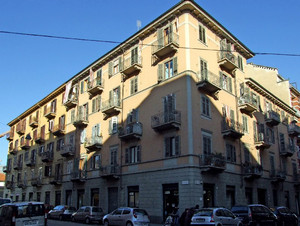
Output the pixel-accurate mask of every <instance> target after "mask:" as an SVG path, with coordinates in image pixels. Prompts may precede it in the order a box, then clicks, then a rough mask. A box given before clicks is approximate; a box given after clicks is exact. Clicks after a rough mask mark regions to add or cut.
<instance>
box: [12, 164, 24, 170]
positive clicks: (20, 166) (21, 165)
mask: <svg viewBox="0 0 300 226" xmlns="http://www.w3.org/2000/svg"><path fill="white" fill-rule="evenodd" d="M22 168H23V162H18V163H16V164H14V169H15V170H22Z"/></svg>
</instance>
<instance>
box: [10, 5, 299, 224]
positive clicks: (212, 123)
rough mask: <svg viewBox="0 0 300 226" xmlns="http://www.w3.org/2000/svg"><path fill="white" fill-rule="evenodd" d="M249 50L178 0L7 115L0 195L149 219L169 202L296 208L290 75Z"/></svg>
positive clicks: (197, 8) (154, 218) (170, 204)
mask: <svg viewBox="0 0 300 226" xmlns="http://www.w3.org/2000/svg"><path fill="white" fill-rule="evenodd" d="M216 50H218V51H216ZM253 55H254V54H253V53H252V52H251V51H250V50H249V49H248V48H247V47H246V46H244V45H243V44H242V43H241V42H240V41H239V40H237V39H236V38H235V37H234V36H233V35H232V34H231V33H229V31H227V30H226V29H225V28H224V27H222V26H221V25H220V24H219V23H218V22H217V21H216V20H215V19H213V18H212V17H211V16H210V15H209V14H207V13H206V12H205V11H204V10H203V9H202V8H201V7H200V6H198V5H197V4H195V3H194V2H193V1H181V2H180V3H178V4H177V5H175V6H174V7H173V8H172V9H170V10H169V11H167V12H166V13H164V14H163V15H161V16H160V17H158V18H157V19H156V20H155V21H153V22H152V23H150V24H149V25H147V26H146V27H145V28H143V29H141V30H140V31H139V32H137V33H136V34H134V35H133V36H131V37H130V38H128V39H127V40H126V41H125V42H123V43H122V44H120V45H119V46H117V47H116V48H114V49H113V50H111V51H110V52H109V53H107V54H105V55H104V56H103V57H101V58H99V59H98V60H97V61H95V62H93V63H92V64H91V65H89V66H88V67H86V68H85V69H83V70H82V71H81V72H79V73H78V74H77V75H75V76H74V77H73V78H71V79H70V80H69V81H67V82H66V83H65V84H62V85H61V86H60V87H59V88H57V89H56V90H55V91H53V92H52V93H51V94H50V95H49V96H47V97H45V98H44V99H43V100H41V101H40V102H38V103H36V104H35V105H34V106H32V107H31V108H30V109H28V110H26V111H25V112H24V113H23V114H21V115H20V116H19V117H17V118H16V119H14V120H12V121H11V122H10V123H9V126H11V128H12V130H11V134H10V136H9V137H8V140H9V141H10V144H9V153H8V163H7V168H6V175H7V177H6V188H7V189H6V195H7V196H11V197H12V198H13V199H14V200H17V199H18V200H21V199H24V200H41V201H45V202H46V203H48V204H51V205H57V204H60V203H65V204H68V205H72V206H75V207H79V206H81V205H99V206H101V207H102V208H103V209H104V210H105V211H111V210H113V209H114V208H116V207H118V206H126V205H129V206H139V207H141V208H145V209H147V210H148V212H149V214H150V216H151V219H152V221H153V222H161V221H162V219H163V217H164V216H165V213H166V212H167V211H169V210H170V209H171V208H172V207H174V206H177V205H178V206H179V208H180V211H183V210H184V208H186V207H190V206H193V205H195V204H199V205H200V206H217V205H220V206H226V207H229V208H230V207H231V206H232V205H235V204H246V203H257V202H259V203H263V204H266V205H269V206H275V205H288V206H290V207H291V208H292V209H293V210H297V211H298V206H299V205H298V201H299V190H298V187H297V186H298V184H299V181H298V170H297V167H298V166H297V164H296V161H297V156H296V154H295V150H296V148H295V146H296V142H295V140H296V137H297V136H298V135H299V127H298V126H296V125H295V124H294V123H293V122H295V120H296V116H297V114H296V111H295V109H293V108H292V105H291V101H290V91H289V83H288V81H282V77H280V76H278V73H277V71H276V70H272V69H270V68H266V67H261V66H258V65H253V64H247V63H246V60H247V59H249V58H251V57H253ZM279 80H280V81H279ZM33 150H35V151H33Z"/></svg>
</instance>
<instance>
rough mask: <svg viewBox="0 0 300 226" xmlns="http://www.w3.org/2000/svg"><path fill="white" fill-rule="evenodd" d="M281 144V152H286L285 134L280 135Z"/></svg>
mask: <svg viewBox="0 0 300 226" xmlns="http://www.w3.org/2000/svg"><path fill="white" fill-rule="evenodd" d="M279 144H280V151H285V142H284V134H283V133H279Z"/></svg>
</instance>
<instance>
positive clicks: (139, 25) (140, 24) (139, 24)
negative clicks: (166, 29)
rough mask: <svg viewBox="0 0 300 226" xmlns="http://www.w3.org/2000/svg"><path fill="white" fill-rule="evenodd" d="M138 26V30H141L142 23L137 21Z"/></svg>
mask: <svg viewBox="0 0 300 226" xmlns="http://www.w3.org/2000/svg"><path fill="white" fill-rule="evenodd" d="M136 26H137V30H140V28H141V26H142V21H140V20H137V21H136Z"/></svg>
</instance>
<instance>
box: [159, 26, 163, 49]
mask: <svg viewBox="0 0 300 226" xmlns="http://www.w3.org/2000/svg"><path fill="white" fill-rule="evenodd" d="M163 41H164V40H163V30H162V29H161V28H160V29H158V30H157V42H158V47H157V49H160V48H161V47H162V46H163V43H164V42H163Z"/></svg>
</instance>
